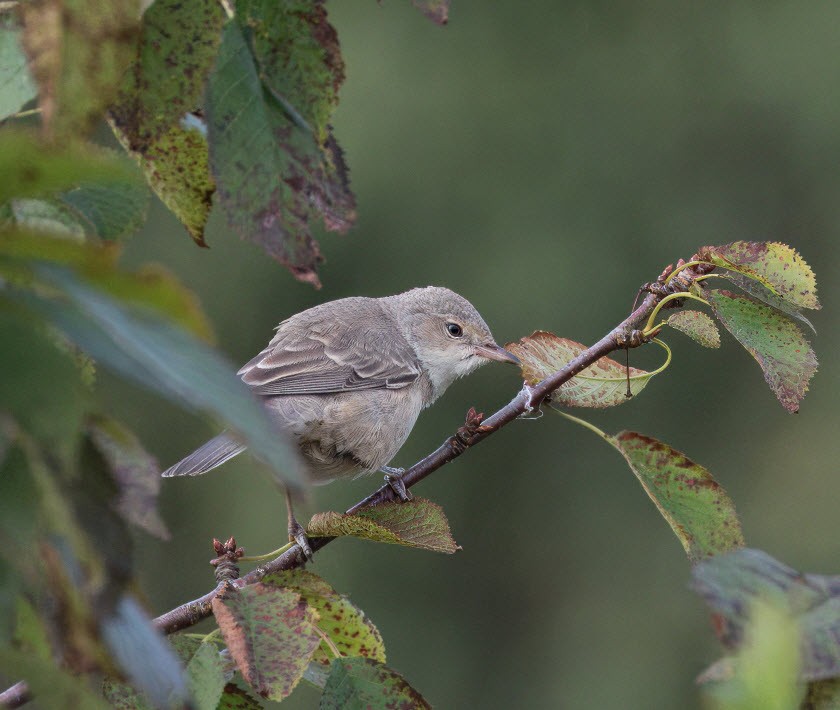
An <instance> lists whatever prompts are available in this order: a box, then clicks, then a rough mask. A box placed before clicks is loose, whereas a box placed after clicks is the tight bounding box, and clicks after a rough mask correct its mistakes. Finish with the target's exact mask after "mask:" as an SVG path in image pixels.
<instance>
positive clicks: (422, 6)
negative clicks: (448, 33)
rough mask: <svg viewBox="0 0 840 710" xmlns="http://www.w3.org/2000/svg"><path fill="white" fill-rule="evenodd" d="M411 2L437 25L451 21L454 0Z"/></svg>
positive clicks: (416, 0)
mask: <svg viewBox="0 0 840 710" xmlns="http://www.w3.org/2000/svg"><path fill="white" fill-rule="evenodd" d="M411 4H412V5H414V7H416V8H417V9H418V10H420V12H422V13H423V14H424V15H425V16H426V17H428V18H429V19H430V20H431V21H432V22H434V23H435V24H437V25H445V24H446V23H447V22H449V6H450V5H451V4H452V0H411Z"/></svg>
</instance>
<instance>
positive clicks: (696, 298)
mask: <svg viewBox="0 0 840 710" xmlns="http://www.w3.org/2000/svg"><path fill="white" fill-rule="evenodd" d="M678 298H690V299H692V300H693V301H700V303H703V304H705V305H707V306H708V305H709V302H708V301H707V300H706V299H705V298H700V296H695V295H694V294H693V293H689V292H688V291H680V292H679V293H672V294H671V295H669V296H665V298H663V299H662V300H661V301H660V302H659V303H657V304H656V308H654V309H653V313H651V314H650V318H648V322H647V323H646V324H645V328H644V330H643V331H642V332H643V333H644V334H645V335H647V334H649V333H651V332H653V328H652V326H653V321H655V320H656V316H657V315H659V311H661V310H662V306H664V305H665V304H666V303H668V301H675V300H677V299H678Z"/></svg>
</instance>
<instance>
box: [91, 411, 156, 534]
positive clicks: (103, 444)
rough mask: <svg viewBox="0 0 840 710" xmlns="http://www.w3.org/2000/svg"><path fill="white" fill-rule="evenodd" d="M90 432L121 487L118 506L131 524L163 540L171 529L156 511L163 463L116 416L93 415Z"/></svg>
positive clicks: (92, 439)
mask: <svg viewBox="0 0 840 710" xmlns="http://www.w3.org/2000/svg"><path fill="white" fill-rule="evenodd" d="M87 433H88V436H90V438H91V441H93V444H94V445H95V446H96V448H97V450H98V451H99V453H100V454H101V455H102V457H103V458H104V459H105V461H106V462H107V464H108V466H109V468H110V470H111V474H112V475H113V477H114V479H115V480H116V481H117V484H118V486H119V499H118V500H117V502H116V509H117V511H118V512H119V514H120V516H121V517H122V518H123V520H125V521H126V522H128V523H131V524H133V525H136V526H137V527H139V528H142V529H143V530H145V531H146V532H148V533H149V534H151V535H155V536H156V537H159V538H161V539H163V540H168V539H169V531H168V530H167V529H166V525H165V524H164V522H163V520H161V518H160V514H159V513H158V510H157V499H158V494H159V492H160V483H161V478H160V466H159V465H158V463H157V461H156V460H155V459H154V457H153V456H151V455H150V454H149V453H148V452H147V451H146V450H145V449H144V448H143V446H142V444H141V443H140V441H139V440H138V439H137V437H136V436H135V435H134V434H133V433H132V432H131V431H129V430H128V429H127V428H126V427H125V426H123V425H122V424H120V423H119V422H118V421H116V420H114V419H110V418H108V417H103V416H95V417H91V418H90V419H89V420H88V423H87Z"/></svg>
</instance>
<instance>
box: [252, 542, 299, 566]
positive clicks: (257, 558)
mask: <svg viewBox="0 0 840 710" xmlns="http://www.w3.org/2000/svg"><path fill="white" fill-rule="evenodd" d="M294 544H295V543H294V542H287V543H286V544H285V545H283V547H278V548H277V549H276V550H272V551H271V552H266V553H265V554H264V555H244V556H243V557H240V558H239V561H240V562H262V561H263V560H272V559H274V558H275V557H277V556H278V555H282V554H283V553H284V552H286V550H290V549H291V548H292V545H294Z"/></svg>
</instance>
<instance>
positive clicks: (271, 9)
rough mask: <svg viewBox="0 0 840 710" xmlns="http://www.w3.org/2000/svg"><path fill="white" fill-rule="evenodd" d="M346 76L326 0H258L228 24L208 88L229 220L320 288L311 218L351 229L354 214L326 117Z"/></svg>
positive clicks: (213, 154)
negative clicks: (303, 4) (300, 0)
mask: <svg viewBox="0 0 840 710" xmlns="http://www.w3.org/2000/svg"><path fill="white" fill-rule="evenodd" d="M246 37H247V38H248V39H247V40H246ZM277 38H283V40H282V42H281V41H278V39H277ZM342 79H343V63H342V62H341V58H340V55H339V54H338V46H337V43H336V40H335V31H334V30H333V29H332V27H331V26H330V25H329V24H328V23H327V20H326V14H325V11H324V9H323V7H322V4H321V3H320V2H316V3H313V4H311V5H307V8H306V10H305V11H301V9H300V8H298V7H293V6H287V5H285V4H278V3H276V2H274V0H252V1H249V2H241V3H239V4H238V5H237V18H236V19H235V20H233V21H231V22H228V23H227V25H225V28H224V31H223V34H222V44H221V47H220V48H219V55H218V58H217V61H216V66H215V69H214V71H213V72H212V73H211V75H210V79H209V82H208V89H207V111H208V140H209V143H210V164H211V168H212V171H213V175H214V177H215V179H216V183H217V186H218V194H219V201H220V204H221V206H222V208H223V210H224V211H225V214H226V215H227V219H228V223H229V224H230V226H231V227H232V228H233V229H234V230H235V231H236V232H237V233H239V234H240V236H242V237H244V238H247V239H250V240H252V241H254V242H256V243H257V244H259V245H260V246H262V247H263V248H264V249H265V250H266V252H268V254H270V255H271V256H272V257H274V258H275V259H277V260H278V261H279V262H281V263H283V264H285V265H287V266H288V267H289V269H290V270H291V271H292V273H293V274H294V275H295V276H296V277H297V278H299V279H301V280H303V281H308V282H310V283H312V284H314V285H316V286H318V285H319V281H318V277H317V275H316V273H315V267H316V266H317V264H318V263H319V262H320V261H322V257H321V254H320V251H319V249H318V245H317V244H316V242H315V241H314V239H313V237H312V234H311V223H312V222H313V221H314V219H315V218H316V217H318V216H320V217H321V218H322V219H323V221H324V224H325V226H326V227H327V229H330V230H333V231H340V232H344V231H346V230H347V229H348V228H349V227H350V226H351V224H352V223H353V221H354V220H355V212H354V210H355V201H354V198H353V196H352V193H351V192H350V189H349V186H348V181H347V169H346V167H345V165H344V161H343V157H342V154H341V150H340V149H339V148H338V146H337V144H336V143H335V140H334V139H333V138H332V136H331V134H330V132H329V128H328V126H327V123H326V121H327V119H328V117H329V115H330V113H331V111H332V109H333V107H334V104H335V100H336V98H335V97H336V91H337V89H338V86H339V85H340V83H341V80H342Z"/></svg>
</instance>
